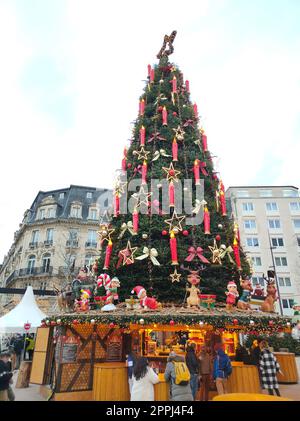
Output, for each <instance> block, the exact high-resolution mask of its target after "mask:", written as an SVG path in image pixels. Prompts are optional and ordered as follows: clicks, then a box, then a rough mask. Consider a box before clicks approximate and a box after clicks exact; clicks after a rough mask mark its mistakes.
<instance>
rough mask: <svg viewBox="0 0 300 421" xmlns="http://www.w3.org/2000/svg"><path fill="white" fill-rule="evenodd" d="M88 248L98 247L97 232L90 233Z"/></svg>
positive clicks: (91, 231)
mask: <svg viewBox="0 0 300 421" xmlns="http://www.w3.org/2000/svg"><path fill="white" fill-rule="evenodd" d="M86 247H97V231H95V230H89V231H88V240H87V242H86Z"/></svg>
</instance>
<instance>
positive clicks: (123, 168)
mask: <svg viewBox="0 0 300 421" xmlns="http://www.w3.org/2000/svg"><path fill="white" fill-rule="evenodd" d="M126 156H127V149H126V148H124V152H123V159H122V170H123V171H126Z"/></svg>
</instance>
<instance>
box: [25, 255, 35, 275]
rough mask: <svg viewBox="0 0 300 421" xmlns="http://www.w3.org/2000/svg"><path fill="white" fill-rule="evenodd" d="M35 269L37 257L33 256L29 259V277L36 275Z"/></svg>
mask: <svg viewBox="0 0 300 421" xmlns="http://www.w3.org/2000/svg"><path fill="white" fill-rule="evenodd" d="M34 267H35V255H31V256H29V257H28V263H27V275H30V274H33V273H34Z"/></svg>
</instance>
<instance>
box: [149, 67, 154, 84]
mask: <svg viewBox="0 0 300 421" xmlns="http://www.w3.org/2000/svg"><path fill="white" fill-rule="evenodd" d="M150 82H154V69H151V71H150Z"/></svg>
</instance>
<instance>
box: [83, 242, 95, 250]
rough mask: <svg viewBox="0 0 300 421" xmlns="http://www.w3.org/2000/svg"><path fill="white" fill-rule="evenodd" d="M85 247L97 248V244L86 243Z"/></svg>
mask: <svg viewBox="0 0 300 421" xmlns="http://www.w3.org/2000/svg"><path fill="white" fill-rule="evenodd" d="M85 247H86V248H94V249H95V248H97V243H96V242H94V241H87V242H86V243H85Z"/></svg>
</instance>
